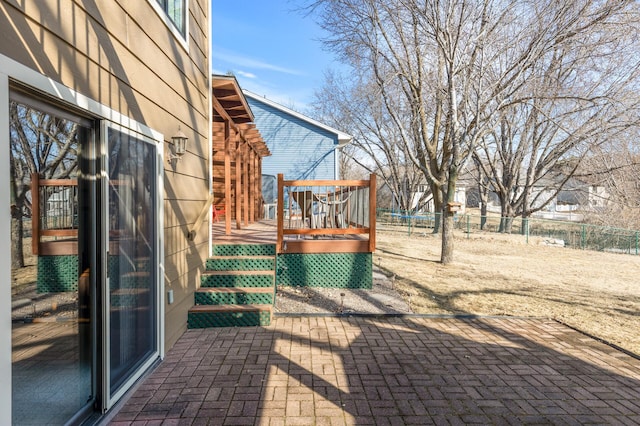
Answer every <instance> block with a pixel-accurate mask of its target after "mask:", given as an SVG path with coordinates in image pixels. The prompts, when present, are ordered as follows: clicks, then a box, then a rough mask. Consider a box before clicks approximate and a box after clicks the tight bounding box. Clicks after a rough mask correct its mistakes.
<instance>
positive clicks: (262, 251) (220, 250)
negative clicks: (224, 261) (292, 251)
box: [213, 244, 276, 256]
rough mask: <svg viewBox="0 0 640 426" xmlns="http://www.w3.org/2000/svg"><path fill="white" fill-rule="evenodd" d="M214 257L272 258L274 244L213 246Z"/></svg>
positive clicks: (274, 250) (274, 249)
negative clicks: (269, 256) (255, 256)
mask: <svg viewBox="0 0 640 426" xmlns="http://www.w3.org/2000/svg"><path fill="white" fill-rule="evenodd" d="M213 254H214V255H228V256H234V255H240V256H254V255H257V256H268V255H271V256H274V255H275V254H276V245H275V244H214V245H213Z"/></svg>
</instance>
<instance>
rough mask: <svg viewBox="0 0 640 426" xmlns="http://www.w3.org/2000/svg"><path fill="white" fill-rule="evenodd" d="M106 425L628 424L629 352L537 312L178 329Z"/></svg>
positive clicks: (638, 385)
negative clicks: (524, 315) (179, 334)
mask: <svg viewBox="0 0 640 426" xmlns="http://www.w3.org/2000/svg"><path fill="white" fill-rule="evenodd" d="M112 424H114V425H129V424H140V425H155V424H167V425H173V424H175V425H178V424H180V425H182V424H184V425H204V424H211V425H222V424H225V425H227V424H228V425H253V424H257V425H314V424H315V425H345V424H348V425H365V424H378V425H386V424H392V425H402V424H417V425H426V424H438V425H447V424H483V425H486V424H628V425H631V424H640V361H639V360H638V359H636V358H633V357H631V356H629V355H626V354H624V353H622V352H620V351H617V350H615V349H614V348H611V347H609V346H607V345H605V344H603V343H600V342H598V341H596V340H594V339H591V338H589V337H587V336H585V335H583V334H581V333H579V332H577V331H575V330H572V329H570V328H568V327H565V326H563V325H562V324H559V323H557V322H554V321H551V320H544V319H509V318H475V319H460V318H431V317H428V318H424V317H405V318H363V317H351V318H336V317H291V318H289V317H278V318H277V319H275V320H274V321H273V322H272V325H270V326H269V327H263V328H220V329H204V330H189V331H187V332H186V333H185V334H184V335H183V336H182V337H181V338H180V340H179V341H178V342H177V344H176V345H175V346H174V347H173V348H172V350H171V351H170V352H169V353H168V354H167V356H166V358H165V360H164V361H163V362H162V364H161V365H160V366H159V367H158V368H157V369H156V370H155V371H154V372H153V373H152V374H151V375H150V376H149V377H148V378H147V379H146V380H145V381H144V383H142V384H141V385H140V387H139V388H138V389H137V390H136V392H135V393H134V394H133V396H132V397H131V398H130V399H129V400H128V401H127V403H126V404H125V405H124V406H123V407H122V409H121V410H120V412H119V413H118V414H116V416H115V417H114V418H113V419H112Z"/></svg>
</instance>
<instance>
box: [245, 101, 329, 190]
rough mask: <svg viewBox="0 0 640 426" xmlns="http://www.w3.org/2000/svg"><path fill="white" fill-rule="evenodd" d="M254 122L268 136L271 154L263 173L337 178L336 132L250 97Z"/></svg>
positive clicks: (263, 135)
mask: <svg viewBox="0 0 640 426" xmlns="http://www.w3.org/2000/svg"><path fill="white" fill-rule="evenodd" d="M247 101H248V103H249V106H250V107H251V111H252V112H253V115H254V117H255V123H256V126H257V128H258V130H260V134H261V135H262V137H263V139H264V140H265V142H266V144H267V146H268V147H269V150H270V151H271V156H270V157H265V158H264V159H263V163H262V173H263V174H266V175H273V176H276V175H277V174H279V173H283V174H284V176H285V178H286V179H336V178H337V177H336V176H335V154H334V150H335V148H336V147H337V143H338V140H337V136H336V135H335V134H332V133H331V132H328V131H327V130H325V129H322V128H319V127H317V126H314V125H313V124H310V123H307V122H305V121H304V120H301V119H300V118H298V117H295V116H293V115H291V114H288V113H287V112H285V111H281V110H278V109H276V108H274V107H272V106H270V105H267V104H264V103H262V102H260V101H258V100H255V99H253V98H251V97H247Z"/></svg>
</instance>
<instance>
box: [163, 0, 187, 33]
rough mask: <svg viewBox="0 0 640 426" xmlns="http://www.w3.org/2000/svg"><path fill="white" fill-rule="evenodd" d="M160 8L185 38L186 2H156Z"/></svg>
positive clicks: (177, 0)
mask: <svg viewBox="0 0 640 426" xmlns="http://www.w3.org/2000/svg"><path fill="white" fill-rule="evenodd" d="M156 1H157V2H158V4H159V5H160V8H161V9H162V10H163V11H164V13H166V14H167V16H168V17H169V20H171V23H173V25H174V26H175V27H176V28H177V30H178V31H179V32H180V34H182V36H183V37H184V36H185V27H186V25H185V23H186V14H187V7H186V4H187V0H156Z"/></svg>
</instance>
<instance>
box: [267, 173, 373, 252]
mask: <svg viewBox="0 0 640 426" xmlns="http://www.w3.org/2000/svg"><path fill="white" fill-rule="evenodd" d="M375 188H376V180H375V175H371V178H370V179H369V180H284V176H283V175H282V174H280V175H278V204H277V206H278V208H277V210H278V214H277V220H278V240H277V250H278V252H279V253H352V252H353V253H366V252H369V253H372V252H374V251H375V224H376V204H375V200H376V189H375Z"/></svg>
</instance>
